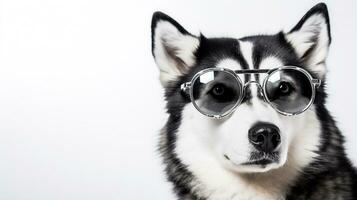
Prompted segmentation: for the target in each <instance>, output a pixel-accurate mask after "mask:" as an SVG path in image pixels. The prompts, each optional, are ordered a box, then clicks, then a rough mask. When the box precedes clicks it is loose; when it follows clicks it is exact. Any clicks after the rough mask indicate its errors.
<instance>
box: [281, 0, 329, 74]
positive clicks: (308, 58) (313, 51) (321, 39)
mask: <svg viewBox="0 0 357 200" xmlns="http://www.w3.org/2000/svg"><path fill="white" fill-rule="evenodd" d="M286 39H287V40H288V41H289V42H290V43H291V45H292V46H293V47H294V49H295V51H296V53H297V55H298V56H299V58H300V59H301V60H302V61H303V62H304V64H305V65H306V67H308V68H309V69H310V70H311V71H313V72H316V73H317V74H318V75H319V76H320V78H323V77H324V76H325V73H326V66H325V60H326V57H327V53H328V49H329V46H330V43H331V34H330V20H329V16H328V11H327V6H326V4H324V3H319V4H317V5H316V6H314V7H313V8H311V9H310V10H309V11H308V12H307V13H306V14H305V15H304V17H303V18H302V19H301V20H300V21H299V23H298V24H297V25H296V26H295V27H294V28H293V29H292V30H291V31H290V32H289V33H287V34H286Z"/></svg>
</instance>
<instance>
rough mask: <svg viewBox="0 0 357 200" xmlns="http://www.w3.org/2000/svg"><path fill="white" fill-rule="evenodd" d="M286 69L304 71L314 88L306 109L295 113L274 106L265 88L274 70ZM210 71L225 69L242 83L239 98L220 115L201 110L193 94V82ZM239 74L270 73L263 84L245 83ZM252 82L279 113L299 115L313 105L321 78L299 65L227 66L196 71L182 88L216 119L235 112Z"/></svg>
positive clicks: (196, 106) (193, 101) (209, 115)
mask: <svg viewBox="0 0 357 200" xmlns="http://www.w3.org/2000/svg"><path fill="white" fill-rule="evenodd" d="M284 69H293V70H297V71H299V72H302V73H303V74H304V75H305V76H306V77H307V78H308V80H309V82H310V85H311V90H312V94H311V99H310V102H309V103H308V105H307V106H306V107H305V108H304V109H302V110H301V111H298V112H294V113H288V112H285V111H281V110H279V109H278V108H277V107H276V106H274V104H273V103H272V102H271V101H269V99H268V98H267V93H266V90H265V86H266V83H267V81H268V79H269V77H270V76H271V75H272V74H273V73H274V72H277V71H280V70H284ZM208 71H223V72H225V73H228V74H230V75H232V76H233V77H234V78H235V80H236V81H237V82H238V83H239V84H240V85H241V87H240V94H242V95H240V97H239V99H238V100H237V102H236V103H235V104H234V106H232V108H231V109H229V110H228V111H226V112H225V113H223V114H220V115H211V114H207V113H205V112H203V111H201V110H200V108H199V107H198V105H196V103H195V99H194V96H193V90H192V87H191V86H192V84H193V83H194V82H195V81H196V79H197V78H199V77H200V76H201V75H202V74H204V73H206V72H208ZM238 74H268V75H267V76H266V77H265V78H264V81H263V85H261V84H260V83H258V82H256V81H248V82H246V83H245V84H243V82H242V80H241V79H240V78H239V76H238ZM252 83H254V84H257V85H258V86H259V87H260V88H261V90H260V91H263V95H262V96H263V97H264V100H265V101H266V102H267V103H269V104H270V106H272V107H273V108H274V109H275V110H276V111H277V112H278V113H280V114H282V115H285V116H293V115H298V114H300V113H302V112H304V111H306V110H307V109H308V108H309V107H310V106H311V105H312V103H313V102H314V100H315V95H316V88H318V87H319V86H320V85H321V80H320V79H315V78H313V77H312V76H311V74H310V73H309V72H308V71H306V70H305V69H303V68H301V67H297V66H283V67H278V68H274V69H246V70H230V69H226V68H207V69H204V70H201V71H199V72H198V73H196V74H195V75H194V76H193V78H192V79H191V81H189V82H186V83H183V84H181V90H182V91H183V92H185V93H187V92H188V91H189V96H190V100H191V102H192V104H193V105H194V107H195V108H196V109H197V110H198V111H199V112H200V113H202V114H203V115H206V116H208V117H213V118H215V119H221V118H223V117H225V116H227V115H230V114H231V113H233V112H234V111H235V110H236V108H237V107H238V106H239V105H240V104H241V102H242V100H243V98H244V96H245V93H244V91H245V88H246V86H248V85H249V84H252Z"/></svg>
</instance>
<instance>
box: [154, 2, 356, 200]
mask: <svg viewBox="0 0 357 200" xmlns="http://www.w3.org/2000/svg"><path fill="white" fill-rule="evenodd" d="M151 28H152V53H153V56H154V58H155V61H156V64H157V66H158V67H159V69H160V80H161V83H162V85H163V87H164V89H165V97H166V101H167V112H168V114H169V117H168V120H167V123H166V125H165V127H164V128H163V129H162V133H161V140H160V144H159V146H160V152H161V155H162V157H163V161H164V164H165V166H166V173H167V177H168V180H169V181H171V182H172V183H173V185H174V190H175V192H176V194H177V197H178V199H186V200H193V199H200V200H205V199H212V200H215V199H220V200H224V199H235V200H246V199H259V200H269V199H316V200H320V199H324V200H329V199H331V200H332V199H344V200H348V199H357V175H356V171H355V169H354V168H353V166H352V164H351V163H350V161H349V160H348V159H347V157H346V154H345V150H344V147H343V143H344V139H343V136H342V135H341V133H340V131H339V129H338V128H337V127H336V123H335V121H334V120H333V118H332V117H331V115H330V113H329V112H328V110H327V109H326V107H325V101H326V93H325V75H326V64H325V60H326V56H327V54H328V49H329V45H330V43H331V34H330V24H329V16H328V11H327V7H326V5H325V4H323V3H320V4H318V5H316V6H315V7H313V8H312V9H311V10H309V11H308V12H307V13H306V14H305V15H304V17H303V18H302V19H301V20H300V21H299V22H298V24H297V25H296V26H295V27H294V28H292V29H291V31H289V32H287V33H285V32H279V33H277V34H275V35H256V36H249V37H244V38H240V39H235V38H206V37H205V36H203V35H202V34H201V35H200V36H195V35H192V34H190V33H189V32H188V31H186V30H185V29H184V28H183V27H182V26H181V25H180V24H178V23H177V22H176V21H175V20H173V19H172V18H170V17H169V16H167V15H165V14H163V13H161V12H156V13H154V15H153V18H152V25H151ZM283 65H294V66H300V67H303V68H305V69H306V70H308V71H309V72H310V73H311V74H312V75H313V76H314V78H319V79H321V80H322V85H321V87H319V88H318V90H317V94H316V99H315V101H314V103H313V105H312V106H311V107H310V108H309V109H308V110H307V111H305V112H304V113H302V114H300V115H297V116H290V117H288V116H283V115H281V114H279V113H277V111H275V110H274V109H272V108H271V107H270V106H269V105H268V104H267V103H266V102H265V101H264V100H263V99H262V98H261V97H260V96H259V95H258V94H259V93H258V91H257V90H258V88H257V87H255V86H254V85H251V86H250V87H249V88H248V92H247V95H246V97H245V99H244V101H243V102H242V104H241V105H240V106H239V107H238V109H237V110H236V111H235V112H234V113H233V114H232V115H230V116H229V117H226V118H224V119H221V120H217V119H212V118H209V117H206V116H204V115H202V114H200V113H199V112H198V111H197V110H196V109H195V108H194V106H193V105H192V104H191V103H190V100H189V98H188V97H187V96H186V95H185V94H183V93H182V92H181V90H180V85H181V84H182V83H184V82H186V81H190V79H191V78H192V77H193V75H194V74H195V73H197V72H198V71H200V70H202V69H205V68H209V67H223V68H229V69H234V70H236V69H251V68H264V69H270V68H276V67H280V66H283ZM262 76H263V75H259V76H251V77H250V76H245V77H242V78H243V79H244V80H243V81H245V82H247V81H248V79H258V80H257V81H259V80H261V79H263V77H262ZM257 122H268V123H272V124H274V125H276V126H277V127H279V129H280V130H281V133H280V134H281V146H280V147H279V162H277V163H272V164H268V165H243V164H242V163H244V162H248V161H249V160H250V159H251V153H252V152H253V151H254V148H253V147H252V146H251V145H250V144H249V142H248V130H249V128H250V127H251V126H253V125H254V124H255V123H257ZM225 155H228V156H229V158H230V159H227V157H226V156H225Z"/></svg>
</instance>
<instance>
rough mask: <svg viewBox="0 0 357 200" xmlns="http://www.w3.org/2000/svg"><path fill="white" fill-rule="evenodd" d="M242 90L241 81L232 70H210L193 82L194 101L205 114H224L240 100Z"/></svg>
mask: <svg viewBox="0 0 357 200" xmlns="http://www.w3.org/2000/svg"><path fill="white" fill-rule="evenodd" d="M241 90H242V85H241V83H240V81H238V80H237V78H236V77H235V76H234V75H233V74H231V73H230V72H227V71H220V70H218V69H217V70H209V71H206V72H204V73H203V74H201V75H200V76H198V77H197V78H196V79H195V80H194V82H193V84H192V93H193V98H194V101H193V103H194V104H195V106H196V107H197V109H198V110H199V111H200V112H202V113H203V114H206V115H209V116H224V115H226V114H228V113H229V111H231V110H232V108H234V107H235V105H236V104H237V103H238V101H239V100H240V97H241Z"/></svg>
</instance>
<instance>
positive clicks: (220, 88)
mask: <svg viewBox="0 0 357 200" xmlns="http://www.w3.org/2000/svg"><path fill="white" fill-rule="evenodd" d="M225 90H226V88H225V86H224V85H222V84H217V85H215V86H214V87H213V88H212V94H213V95H214V96H217V97H218V96H222V95H224V93H225Z"/></svg>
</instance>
